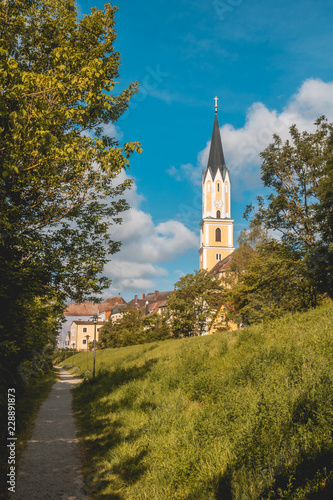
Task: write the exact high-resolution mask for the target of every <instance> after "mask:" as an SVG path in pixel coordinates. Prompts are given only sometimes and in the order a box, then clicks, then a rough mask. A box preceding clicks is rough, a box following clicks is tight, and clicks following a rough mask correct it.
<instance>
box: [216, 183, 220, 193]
mask: <svg viewBox="0 0 333 500" xmlns="http://www.w3.org/2000/svg"><path fill="white" fill-rule="evenodd" d="M217 192H218V193H219V192H220V183H219V182H218V183H217Z"/></svg>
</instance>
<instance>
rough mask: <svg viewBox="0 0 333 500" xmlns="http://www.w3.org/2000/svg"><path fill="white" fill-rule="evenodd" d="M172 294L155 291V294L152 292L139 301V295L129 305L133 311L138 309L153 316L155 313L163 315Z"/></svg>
mask: <svg viewBox="0 0 333 500" xmlns="http://www.w3.org/2000/svg"><path fill="white" fill-rule="evenodd" d="M171 294H172V292H170V291H167V292H159V291H158V290H155V291H154V292H150V293H147V294H144V293H143V294H142V298H141V299H139V298H138V296H137V295H135V297H134V299H132V300H131V301H130V302H129V303H128V304H127V305H128V307H129V308H131V309H137V310H138V311H144V313H145V314H146V315H147V314H152V313H153V312H157V313H158V314H161V313H162V311H164V310H165V309H166V307H167V300H168V297H169V296H170V295H171Z"/></svg>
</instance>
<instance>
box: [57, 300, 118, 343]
mask: <svg viewBox="0 0 333 500" xmlns="http://www.w3.org/2000/svg"><path fill="white" fill-rule="evenodd" d="M121 304H123V305H126V301H125V300H124V299H123V298H122V297H121V296H120V295H118V296H115V297H109V298H107V299H106V300H105V301H104V302H101V303H95V302H82V303H75V302H71V303H70V304H68V306H67V307H66V309H65V310H64V322H63V323H62V326H61V331H60V333H59V337H58V347H69V344H66V342H68V341H69V339H68V335H67V334H68V332H69V330H70V328H71V325H72V323H73V321H91V320H92V319H93V317H94V316H96V315H97V316H98V320H99V321H107V320H108V318H109V316H110V315H111V311H112V309H113V308H114V307H116V306H117V305H121Z"/></svg>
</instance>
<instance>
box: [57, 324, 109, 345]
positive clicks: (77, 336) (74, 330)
mask: <svg viewBox="0 0 333 500" xmlns="http://www.w3.org/2000/svg"><path fill="white" fill-rule="evenodd" d="M103 325H104V321H97V323H96V342H98V339H99V331H100V329H101V328H102V326H103ZM94 335H95V323H94V321H79V320H77V321H73V322H72V324H71V327H70V330H69V331H68V332H67V335H66V340H65V344H66V347H68V348H74V349H77V350H79V351H84V350H86V349H87V348H88V345H89V342H93V341H94Z"/></svg>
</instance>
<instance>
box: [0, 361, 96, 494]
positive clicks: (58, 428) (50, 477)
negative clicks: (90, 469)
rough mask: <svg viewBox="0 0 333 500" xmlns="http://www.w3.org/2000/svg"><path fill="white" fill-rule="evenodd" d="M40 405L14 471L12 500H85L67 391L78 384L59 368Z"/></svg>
mask: <svg viewBox="0 0 333 500" xmlns="http://www.w3.org/2000/svg"><path fill="white" fill-rule="evenodd" d="M56 368H57V369H58V370H59V374H60V380H59V381H57V382H56V383H55V384H54V385H53V387H52V390H51V392H50V394H49V396H48V398H47V399H46V400H45V401H44V403H43V404H42V406H41V408H40V410H39V413H38V415H37V419H36V423H35V428H34V431H33V434H32V436H31V439H30V440H29V441H28V444H27V447H26V449H25V450H24V452H23V454H22V457H21V459H20V462H19V464H18V465H19V467H18V477H17V483H16V491H15V493H13V494H12V495H11V497H10V498H11V499H13V500H32V499H38V500H53V499H54V500H85V499H86V498H87V496H86V494H85V492H84V484H83V479H82V475H81V472H80V468H81V457H80V450H79V445H78V439H77V437H76V427H75V423H74V417H73V412H72V394H71V392H70V390H71V388H72V387H73V386H74V385H75V384H77V383H78V382H80V380H79V379H75V378H74V377H73V376H72V375H71V374H70V373H68V372H67V371H65V370H63V369H62V368H59V367H56Z"/></svg>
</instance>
